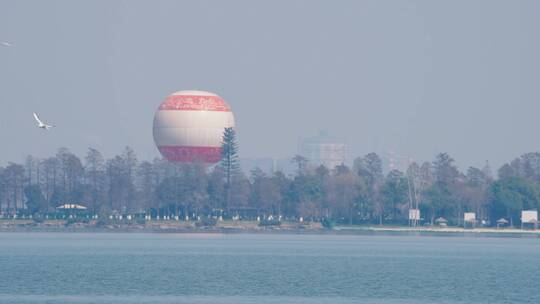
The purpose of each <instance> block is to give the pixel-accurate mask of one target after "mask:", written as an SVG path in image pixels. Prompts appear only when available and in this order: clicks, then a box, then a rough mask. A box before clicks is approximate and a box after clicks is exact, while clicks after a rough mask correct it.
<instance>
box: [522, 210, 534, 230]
mask: <svg viewBox="0 0 540 304" xmlns="http://www.w3.org/2000/svg"><path fill="white" fill-rule="evenodd" d="M525 225H532V226H533V228H534V229H538V211H537V210H523V211H521V229H523V228H524V227H525Z"/></svg>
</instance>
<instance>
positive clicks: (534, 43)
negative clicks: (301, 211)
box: [0, 0, 540, 167]
mask: <svg viewBox="0 0 540 304" xmlns="http://www.w3.org/2000/svg"><path fill="white" fill-rule="evenodd" d="M539 12H540V2H539V1H493V0H488V1H291V0H287V1H264V2H263V1H199V0H198V1H109V0H107V1H20V0H13V1H6V0H0V41H7V42H10V43H11V44H13V46H12V47H4V46H0V139H1V142H2V147H1V149H0V163H6V162H7V161H21V160H22V159H23V158H24V156H25V155H27V154H33V155H37V156H48V155H52V154H53V153H54V152H55V151H56V149H57V148H59V147H61V146H65V147H67V148H69V149H70V150H72V151H73V152H75V153H77V154H80V155H84V153H85V151H86V149H87V147H89V146H92V147H95V148H97V149H99V150H101V151H102V152H103V153H104V155H105V156H107V157H110V156H112V155H114V154H115V153H118V152H120V151H121V150H122V149H123V147H124V146H126V145H130V146H132V147H133V148H134V149H135V150H136V151H137V153H138V154H139V156H140V158H142V159H150V158H152V157H154V156H157V155H158V152H157V150H156V149H155V147H154V143H153V140H152V119H153V115H154V111H155V110H156V108H157V106H158V105H159V104H160V103H161V101H162V100H163V99H164V97H165V96H167V95H169V94H170V93H172V92H175V91H178V90H183V89H200V90H207V91H212V92H215V93H217V94H219V95H221V96H222V97H223V98H224V99H225V100H227V101H228V103H229V104H230V105H231V106H232V109H233V111H234V112H235V115H236V120H237V127H238V129H237V130H238V133H239V140H240V146H241V154H242V156H243V157H264V156H273V157H288V156H291V155H293V154H295V153H296V152H297V147H298V145H297V140H298V137H299V136H310V135H314V134H316V133H318V131H319V130H320V129H325V130H327V131H328V133H330V134H332V135H335V136H339V137H342V138H345V139H347V141H348V143H349V146H350V149H349V150H350V155H351V156H356V155H363V154H366V153H368V152H372V151H375V152H378V153H385V152H386V151H389V150H394V151H395V152H396V153H399V154H402V155H411V156H413V157H414V158H416V159H419V160H431V159H432V158H433V156H434V155H435V154H436V153H438V152H449V153H450V154H451V155H452V156H453V157H454V158H455V159H456V160H457V161H458V164H459V165H460V166H461V167H465V166H469V165H474V166H482V165H483V164H484V161H485V160H486V159H489V160H490V161H491V162H492V165H493V166H494V167H497V166H499V165H500V164H501V163H503V162H506V161H509V160H511V159H512V158H514V157H516V156H519V155H520V154H522V153H524V152H530V151H537V150H539V149H540V138H539V137H540V136H538V131H539V130H540V119H538V116H539V113H540V98H539V97H540V85H539V83H540V81H539V80H540V76H539V73H540V59H539V58H540V35H539V34H540V33H539V29H540V18H538V14H539ZM32 111H37V112H40V113H41V114H42V116H43V118H45V119H47V120H50V121H52V122H54V123H55V124H56V125H58V127H57V128H56V129H54V130H53V131H52V132H48V133H45V132H43V131H42V130H39V129H37V128H35V126H34V122H33V119H32V116H31V113H32Z"/></svg>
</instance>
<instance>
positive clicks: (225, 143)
mask: <svg viewBox="0 0 540 304" xmlns="http://www.w3.org/2000/svg"><path fill="white" fill-rule="evenodd" d="M221 167H222V168H223V172H224V173H225V206H224V207H225V209H228V208H229V203H230V194H231V188H232V180H233V176H234V175H235V174H237V173H238V171H239V169H240V166H239V165H238V142H237V140H236V131H235V130H234V128H225V131H224V132H223V140H222V142H221Z"/></svg>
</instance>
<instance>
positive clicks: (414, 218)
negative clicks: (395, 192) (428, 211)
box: [409, 209, 420, 227]
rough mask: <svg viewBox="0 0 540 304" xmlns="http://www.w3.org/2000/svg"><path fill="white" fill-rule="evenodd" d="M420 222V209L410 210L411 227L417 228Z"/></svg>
mask: <svg viewBox="0 0 540 304" xmlns="http://www.w3.org/2000/svg"><path fill="white" fill-rule="evenodd" d="M419 221H420V209H409V226H411V227H416V226H417V225H418V222H419Z"/></svg>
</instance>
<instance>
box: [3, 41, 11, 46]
mask: <svg viewBox="0 0 540 304" xmlns="http://www.w3.org/2000/svg"><path fill="white" fill-rule="evenodd" d="M2 45H3V46H13V44H11V43H9V42H5V41H3V42H2Z"/></svg>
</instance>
